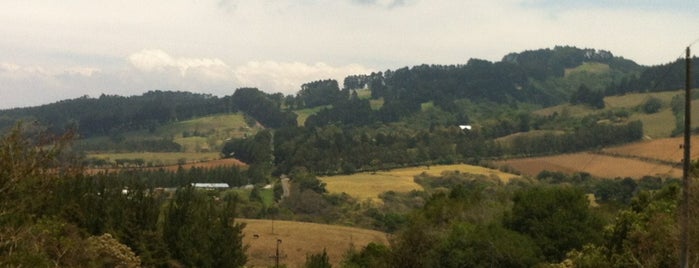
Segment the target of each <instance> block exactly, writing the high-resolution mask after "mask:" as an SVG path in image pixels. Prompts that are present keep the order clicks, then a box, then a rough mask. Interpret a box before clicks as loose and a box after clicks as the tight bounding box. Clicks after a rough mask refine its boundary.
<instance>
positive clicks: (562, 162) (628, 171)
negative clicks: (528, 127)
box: [496, 153, 682, 178]
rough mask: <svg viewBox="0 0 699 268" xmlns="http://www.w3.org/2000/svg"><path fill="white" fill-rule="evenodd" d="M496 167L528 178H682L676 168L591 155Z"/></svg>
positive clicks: (501, 163)
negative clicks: (565, 175)
mask: <svg viewBox="0 0 699 268" xmlns="http://www.w3.org/2000/svg"><path fill="white" fill-rule="evenodd" d="M496 165H499V166H507V167H509V168H512V169H514V170H517V171H519V172H521V173H522V174H525V175H529V176H536V175H537V174H539V173H540V172H541V171H544V170H549V171H558V172H563V173H575V172H587V173H590V174H591V175H593V176H596V177H603V178H616V177H622V178H624V177H631V178H641V177H643V176H646V175H651V176H660V177H673V178H678V177H681V176H682V170H681V169H679V167H678V166H670V165H667V164H662V163H652V162H647V161H643V160H639V159H631V158H625V157H613V156H609V155H601V154H595V153H576V154H565V155H556V156H545V157H531V158H521V159H510V160H503V161H497V162H496Z"/></svg>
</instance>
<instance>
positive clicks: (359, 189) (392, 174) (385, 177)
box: [320, 164, 518, 202]
mask: <svg viewBox="0 0 699 268" xmlns="http://www.w3.org/2000/svg"><path fill="white" fill-rule="evenodd" d="M444 171H459V172H461V173H471V174H480V175H486V176H497V177H499V178H500V179H501V180H503V181H504V182H507V181H509V180H510V179H512V178H515V177H518V176H517V175H514V174H510V173H504V172H501V171H499V170H495V169H489V168H484V167H479V166H472V165H465V164H460V165H442V166H430V167H429V168H428V167H426V166H420V167H410V168H400V169H394V170H390V171H380V172H375V173H374V172H363V173H357V174H353V175H338V176H331V177H322V178H320V179H321V180H322V181H323V182H325V183H326V184H327V185H326V189H327V190H328V191H329V192H331V193H343V192H344V193H347V194H349V195H351V196H354V197H356V198H358V199H359V200H367V199H369V200H371V201H372V202H381V199H379V195H380V194H381V193H384V192H387V191H395V192H409V191H412V190H422V189H423V188H422V186H420V185H419V184H417V183H415V182H414V180H413V179H414V177H415V176H416V175H419V174H421V173H423V172H424V173H427V174H429V175H433V176H438V175H441V174H442V172H444Z"/></svg>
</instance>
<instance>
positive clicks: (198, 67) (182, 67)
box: [128, 49, 230, 79]
mask: <svg viewBox="0 0 699 268" xmlns="http://www.w3.org/2000/svg"><path fill="white" fill-rule="evenodd" d="M128 59H129V62H130V63H131V64H132V65H133V66H134V67H136V68H137V69H139V70H141V71H145V72H164V71H167V70H168V69H171V68H174V69H177V70H179V73H180V75H181V76H183V77H185V76H188V75H192V73H194V72H197V73H199V74H203V75H206V76H209V77H212V78H219V79H225V78H226V76H227V75H228V74H229V73H230V68H229V67H228V65H226V64H225V63H224V62H223V61H222V60H221V59H217V58H183V57H182V58H175V57H172V56H170V55H169V54H168V53H166V52H165V51H162V50H159V49H151V50H142V51H140V52H137V53H133V54H131V55H130V56H129V58H128Z"/></svg>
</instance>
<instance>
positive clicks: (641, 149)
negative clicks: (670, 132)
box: [603, 136, 699, 163]
mask: <svg viewBox="0 0 699 268" xmlns="http://www.w3.org/2000/svg"><path fill="white" fill-rule="evenodd" d="M683 142H684V138H682V137H680V138H667V139H657V140H649V141H641V142H636V143H630V144H626V145H621V146H616V147H610V148H606V149H604V150H603V152H606V153H610V154H614V155H620V156H630V157H638V158H645V159H655V160H661V161H669V162H678V163H679V162H680V161H681V160H682V153H683V150H682V148H681V147H680V145H681V144H682V143H683ZM691 142H692V144H698V143H699V136H692V139H691ZM691 148H692V154H691V158H692V159H697V158H699V148H697V147H696V146H692V147H691Z"/></svg>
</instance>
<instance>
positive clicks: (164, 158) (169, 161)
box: [87, 152, 221, 165]
mask: <svg viewBox="0 0 699 268" xmlns="http://www.w3.org/2000/svg"><path fill="white" fill-rule="evenodd" d="M87 157H88V158H97V159H105V160H108V161H114V160H116V159H139V158H140V159H143V160H144V161H145V162H146V163H148V162H151V163H154V164H161V165H174V164H177V162H178V161H179V160H180V159H185V160H187V162H201V161H210V160H215V159H219V158H221V157H220V153H219V152H209V153H191V152H168V153H154V152H135V153H94V154H88V155H87Z"/></svg>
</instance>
